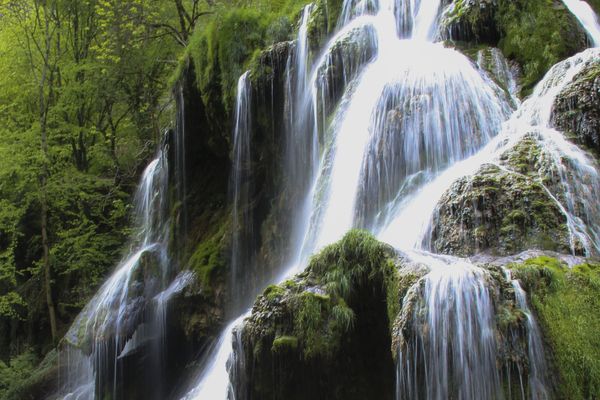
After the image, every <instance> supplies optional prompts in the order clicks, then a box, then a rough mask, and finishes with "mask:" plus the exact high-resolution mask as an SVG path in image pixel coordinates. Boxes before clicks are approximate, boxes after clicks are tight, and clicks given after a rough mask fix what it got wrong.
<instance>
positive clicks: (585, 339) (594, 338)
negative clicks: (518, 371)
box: [511, 256, 600, 400]
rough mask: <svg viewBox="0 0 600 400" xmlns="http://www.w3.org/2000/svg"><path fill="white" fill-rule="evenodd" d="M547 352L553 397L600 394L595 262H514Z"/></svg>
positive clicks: (599, 273) (576, 399) (598, 268)
mask: <svg viewBox="0 0 600 400" xmlns="http://www.w3.org/2000/svg"><path fill="white" fill-rule="evenodd" d="M511 269H512V270H513V271H514V274H515V277H517V278H519V279H520V280H521V282H522V285H523V287H524V289H525V290H526V292H527V293H528V296H529V299H530V303H531V306H532V307H533V309H534V311H535V313H536V315H537V319H538V323H539V324H540V327H541V328H542V332H543V334H544V337H545V343H546V349H547V351H549V352H550V353H551V354H552V365H553V369H554V379H553V380H554V381H555V384H556V386H557V388H556V389H557V394H556V398H560V399H573V400H583V399H596V398H600V335H599V334H598V332H599V331H600V264H598V263H597V262H592V261H590V262H588V263H584V264H581V265H578V266H575V267H573V268H569V267H568V266H567V265H566V264H564V263H562V262H560V261H559V260H557V259H555V258H551V257H545V256H541V257H537V258H533V259H529V260H527V261H525V262H523V263H518V264H513V265H512V266H511Z"/></svg>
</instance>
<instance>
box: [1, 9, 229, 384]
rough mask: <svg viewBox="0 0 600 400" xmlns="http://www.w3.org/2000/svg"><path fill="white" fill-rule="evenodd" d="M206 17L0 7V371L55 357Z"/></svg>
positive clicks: (112, 249)
mask: <svg viewBox="0 0 600 400" xmlns="http://www.w3.org/2000/svg"><path fill="white" fill-rule="evenodd" d="M217 6H218V4H215V2H214V1H212V0H160V1H159V0H0V360H4V361H6V364H5V363H2V362H0V367H1V368H4V369H7V368H8V369H10V368H11V365H12V364H15V365H16V367H15V368H17V369H18V370H19V371H20V370H21V369H23V368H22V367H23V365H25V364H27V365H29V364H32V362H29V361H31V360H32V359H33V358H35V357H39V356H41V355H43V354H44V353H46V352H47V351H48V350H49V349H51V348H52V347H54V346H55V345H56V344H57V342H58V340H59V339H60V337H61V336H62V335H63V334H64V332H65V331H66V329H68V326H69V324H70V323H71V322H72V320H73V318H74V317H75V316H76V315H77V313H78V312H79V310H80V309H81V308H82V307H83V305H84V304H85V302H86V301H87V300H88V299H89V298H90V296H91V295H92V294H93V293H94V292H95V291H96V290H97V288H98V286H99V285H100V284H101V282H102V281H103V280H104V278H105V277H106V274H107V273H108V272H109V271H110V269H111V268H113V267H114V265H115V263H116V262H117V261H118V260H119V258H120V257H121V256H122V255H123V252H124V251H125V250H126V249H125V248H124V245H125V243H127V238H128V236H129V234H130V229H131V228H130V226H131V221H130V218H131V205H130V204H131V199H132V195H133V191H134V190H135V186H136V183H137V182H136V181H137V179H138V177H139V174H140V172H141V170H142V169H143V168H144V165H145V164H146V162H147V161H148V159H149V158H150V157H151V156H152V155H153V152H154V151H155V150H154V149H155V148H156V144H157V142H158V141H159V140H160V137H161V134H162V132H161V131H162V128H164V127H166V126H168V124H169V123H170V121H171V118H172V116H173V108H174V104H172V100H171V94H170V90H171V88H170V85H169V77H170V76H171V75H172V74H173V73H174V71H175V70H176V67H177V65H178V63H179V57H180V55H181V54H182V53H183V50H184V48H185V46H186V45H187V43H188V40H189V38H190V36H191V34H192V32H193V29H194V27H195V26H197V25H201V24H202V22H203V21H202V20H203V18H204V19H206V18H209V17H210V15H211V14H213V13H214V9H215V8H216V7H217ZM35 354H37V356H35ZM11 359H12V362H10V360H11ZM22 359H27V360H29V361H28V363H24V362H22ZM13 369H14V368H13ZM17 372H18V371H17ZM9 383H10V382H3V381H0V391H1V390H2V389H3V388H5V387H6V385H8V384H9Z"/></svg>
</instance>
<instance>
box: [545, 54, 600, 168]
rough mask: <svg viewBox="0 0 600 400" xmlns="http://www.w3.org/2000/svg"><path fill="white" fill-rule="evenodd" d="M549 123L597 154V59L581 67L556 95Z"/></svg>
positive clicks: (599, 96)
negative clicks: (581, 69)
mask: <svg viewBox="0 0 600 400" xmlns="http://www.w3.org/2000/svg"><path fill="white" fill-rule="evenodd" d="M552 123H553V124H554V126H555V127H556V128H557V129H559V130H560V131H562V132H564V133H565V134H566V135H567V137H569V138H571V139H572V140H574V141H575V142H576V143H578V144H580V145H583V146H585V147H587V148H589V149H590V150H592V151H593V152H594V154H595V155H596V156H597V157H600V62H596V63H593V64H591V65H589V66H587V67H586V68H584V70H583V71H581V72H580V73H579V74H578V75H577V76H576V77H575V78H574V79H573V81H572V83H570V84H569V85H567V87H565V88H564V89H563V90H562V92H561V93H560V94H559V95H558V96H557V98H556V101H555V102H554V108H553V113H552Z"/></svg>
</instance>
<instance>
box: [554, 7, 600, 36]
mask: <svg viewBox="0 0 600 400" xmlns="http://www.w3.org/2000/svg"><path fill="white" fill-rule="evenodd" d="M563 3H564V4H565V5H566V6H567V8H568V9H569V11H571V12H572V13H573V15H575V17H576V18H577V19H578V20H579V22H580V23H581V25H583V28H584V29H585V31H586V32H587V34H588V36H589V37H590V40H591V41H592V46H594V47H598V46H600V20H598V16H597V15H596V14H595V13H594V10H593V9H592V7H591V6H590V5H589V4H588V3H587V2H586V1H584V0H563Z"/></svg>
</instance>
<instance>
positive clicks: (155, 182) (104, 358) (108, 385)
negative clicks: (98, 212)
mask: <svg viewBox="0 0 600 400" xmlns="http://www.w3.org/2000/svg"><path fill="white" fill-rule="evenodd" d="M167 179H168V172H167V159H166V157H165V156H164V152H162V151H161V152H160V154H159V155H158V157H157V158H156V159H155V160H153V161H152V162H151V163H150V164H149V165H148V167H147V168H146V170H145V171H144V174H143V176H142V180H141V183H140V186H139V188H138V191H137V194H136V197H135V204H136V209H135V215H136V219H137V221H138V226H139V230H138V235H137V236H136V237H135V238H134V240H133V243H132V246H131V251H130V254H129V255H128V256H127V257H125V259H124V260H123V261H122V262H121V263H120V264H119V266H118V267H117V269H116V270H115V272H114V273H113V275H112V276H111V277H110V278H109V279H108V281H107V282H106V283H105V284H104V285H103V286H102V287H101V288H100V290H99V291H98V293H97V294H96V295H95V296H94V297H93V298H92V300H91V301H90V302H89V303H88V304H87V306H86V307H85V308H84V309H83V311H81V313H80V314H79V316H78V317H77V319H76V320H75V322H74V323H73V325H72V326H71V328H70V329H69V331H68V333H67V335H66V336H65V339H64V340H65V347H66V349H65V350H64V353H65V354H66V356H67V363H68V374H67V376H68V381H67V382H65V385H64V389H63V396H64V398H65V399H93V398H95V397H96V396H101V397H102V396H104V395H105V394H108V395H110V396H111V397H112V398H115V399H116V398H119V397H121V396H120V394H119V393H118V391H119V388H118V380H119V379H120V377H121V376H120V374H121V370H120V369H121V363H122V359H123V358H125V357H127V356H128V354H129V353H131V352H132V351H133V350H134V349H135V348H136V347H139V346H144V345H147V344H148V343H146V342H147V341H148V340H153V339H155V338H157V337H159V336H161V335H162V332H160V331H158V330H159V328H158V329H157V327H160V326H161V325H163V324H164V322H163V321H162V319H163V318H164V306H162V305H164V299H165V297H161V294H160V290H161V289H162V288H163V287H164V282H165V277H166V274H167V268H168V260H167V253H166V252H167V249H166V245H167V243H168V229H167V226H166V218H165V213H166V211H167V210H166V199H165V197H164V196H165V193H166V185H167ZM173 290H175V289H173ZM155 296H157V299H156V301H154V303H156V304H155V305H154V308H155V309H156V310H158V311H159V312H158V313H157V314H156V315H154V316H151V317H150V318H145V317H144V315H143V314H144V313H145V312H146V311H145V310H144V304H145V302H146V300H148V299H149V300H150V303H153V302H152V299H153V297H155ZM143 320H146V321H147V322H146V323H145V324H140V321H143ZM157 367H158V366H156V365H151V366H149V368H157ZM157 392H160V389H159V388H157Z"/></svg>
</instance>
